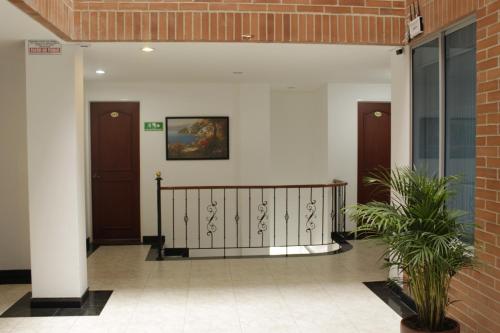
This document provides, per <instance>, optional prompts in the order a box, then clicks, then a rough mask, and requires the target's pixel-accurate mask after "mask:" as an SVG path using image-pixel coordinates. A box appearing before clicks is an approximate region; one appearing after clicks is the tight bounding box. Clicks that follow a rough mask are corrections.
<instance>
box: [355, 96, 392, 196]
mask: <svg viewBox="0 0 500 333" xmlns="http://www.w3.org/2000/svg"><path fill="white" fill-rule="evenodd" d="M360 104H389V115H390V116H391V124H392V102H391V101H358V103H357V104H356V105H357V111H356V115H357V117H358V125H357V128H358V132H357V136H356V139H357V141H358V147H357V151H358V152H357V157H356V159H357V164H356V166H357V167H356V179H357V182H358V183H357V188H356V202H357V203H358V202H359V197H360V190H361V185H362V184H363V179H361V177H360V158H361V155H362V151H361V144H360V140H359V138H360V134H361V132H362V131H363V128H362V123H361V118H360V108H359V106H360ZM389 143H390V146H389V165H390V164H391V157H392V151H391V149H392V136H391V126H389Z"/></svg>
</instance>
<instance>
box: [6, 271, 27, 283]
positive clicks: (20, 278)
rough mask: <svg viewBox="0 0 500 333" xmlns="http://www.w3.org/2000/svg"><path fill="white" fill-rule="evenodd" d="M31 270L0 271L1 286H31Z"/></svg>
mask: <svg viewBox="0 0 500 333" xmlns="http://www.w3.org/2000/svg"><path fill="white" fill-rule="evenodd" d="M30 283H31V270H30V269H12V270H3V271H0V284H30Z"/></svg>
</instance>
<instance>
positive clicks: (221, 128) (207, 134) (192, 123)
mask: <svg viewBox="0 0 500 333" xmlns="http://www.w3.org/2000/svg"><path fill="white" fill-rule="evenodd" d="M165 124H166V129H167V131H166V136H167V160H227V159H229V118H228V117H167V118H166V119H165Z"/></svg>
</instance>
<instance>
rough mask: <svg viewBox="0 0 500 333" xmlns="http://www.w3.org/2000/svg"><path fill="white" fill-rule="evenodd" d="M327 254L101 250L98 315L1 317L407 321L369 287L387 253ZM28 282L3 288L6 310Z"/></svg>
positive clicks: (356, 326)
mask: <svg viewBox="0 0 500 333" xmlns="http://www.w3.org/2000/svg"><path fill="white" fill-rule="evenodd" d="M352 244H353V245H354V247H353V249H352V250H350V251H348V252H345V253H341V254H337V255H329V256H314V257H289V258H282V257H280V258H257V259H226V260H223V259H215V260H179V261H163V262H152V261H145V260H144V258H145V257H146V255H147V253H148V251H149V246H101V247H99V248H98V249H97V251H96V252H94V253H93V254H92V255H91V256H90V257H89V261H88V271H89V287H90V289H91V290H113V294H112V296H111V298H110V300H109V301H108V303H107V304H106V306H105V308H104V310H103V312H102V313H101V315H100V316H88V317H45V318H2V320H0V332H1V333H5V332H16V333H21V332H169V333H170V332H172V333H175V332H185V333H188V332H193V333H194V332H196V333H203V332H213V333H215V332H217V333H224V332H226V333H237V332H245V333H247V332H259V333H265V332H273V333H278V332H287V333H292V332H293V333H295V332H297V333H298V332H304V333H305V332H314V333H321V332H339V333H364V332H366V333H368V332H384V333H391V332H395V333H396V332H398V331H399V321H400V317H399V316H398V315H397V314H396V313H395V312H394V311H393V310H392V309H391V308H390V307H389V306H388V305H386V304H385V303H384V302H382V301H381V300H380V299H379V298H378V297H377V296H376V295H375V294H374V293H372V292H371V291H370V290H369V289H368V288H367V287H366V286H365V285H363V284H362V282H366V281H381V280H384V279H386V278H387V271H386V270H383V269H380V267H379V265H380V262H379V261H377V259H378V258H379V256H380V254H381V252H382V248H381V247H380V246H378V245H377V244H375V243H374V241H366V240H365V241H352ZM29 287H30V286H29V285H19V286H16V287H13V286H12V285H9V286H7V285H2V286H0V295H1V296H0V297H1V298H0V312H3V311H4V310H5V309H7V308H8V307H9V306H10V305H11V304H12V303H13V302H15V301H16V300H18V299H19V298H20V297H21V296H23V295H24V294H25V293H26V292H27V291H29V289H30V288H29Z"/></svg>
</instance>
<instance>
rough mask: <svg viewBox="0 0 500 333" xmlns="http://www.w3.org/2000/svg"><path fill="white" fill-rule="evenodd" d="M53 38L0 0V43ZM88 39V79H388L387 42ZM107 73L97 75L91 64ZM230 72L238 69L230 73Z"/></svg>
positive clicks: (303, 84)
mask: <svg viewBox="0 0 500 333" xmlns="http://www.w3.org/2000/svg"><path fill="white" fill-rule="evenodd" d="M47 38H51V39H57V37H56V36H55V35H54V34H53V33H51V32H50V31H49V30H47V29H46V28H45V27H43V26H42V25H40V24H39V23H38V22H36V21H34V20H33V19H32V18H31V17H29V16H28V15H26V14H25V13H23V12H22V11H21V10H19V9H18V8H16V7H15V6H14V5H12V4H11V3H9V2H8V1H7V0H0V43H6V42H10V41H15V40H19V41H20V40H25V39H47ZM145 45H146V44H144V43H93V44H91V45H90V46H89V47H88V48H85V51H84V52H85V57H84V58H85V77H86V79H87V80H103V81H104V80H110V81H166V82H233V83H237V82H248V83H250V82H255V83H256V82H259V83H269V84H272V85H273V87H274V88H278V89H280V88H287V87H297V88H298V89H300V88H303V89H308V88H316V87H318V86H320V85H323V84H325V83H327V82H363V83H389V82H390V51H391V50H393V48H392V47H385V46H361V45H351V46H347V45H318V44H272V43H260V44H257V43H149V44H147V45H148V46H151V47H154V48H155V49H156V50H155V52H152V53H144V52H142V51H141V48H142V47H143V46H145ZM98 68H99V69H104V70H105V71H106V74H105V75H103V76H98V75H97V74H96V73H95V71H96V69H98ZM233 72H243V73H242V74H233Z"/></svg>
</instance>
